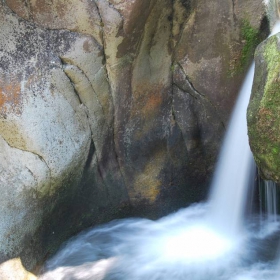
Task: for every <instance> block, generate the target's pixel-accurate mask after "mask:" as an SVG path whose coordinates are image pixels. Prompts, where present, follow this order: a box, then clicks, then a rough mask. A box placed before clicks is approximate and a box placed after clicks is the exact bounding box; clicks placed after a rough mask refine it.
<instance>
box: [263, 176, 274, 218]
mask: <svg viewBox="0 0 280 280" xmlns="http://www.w3.org/2000/svg"><path fill="white" fill-rule="evenodd" d="M264 203H265V213H266V215H267V218H268V219H269V220H271V221H275V222H276V221H277V186H276V184H275V182H273V181H264Z"/></svg>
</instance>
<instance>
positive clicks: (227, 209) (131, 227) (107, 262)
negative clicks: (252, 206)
mask: <svg viewBox="0 0 280 280" xmlns="http://www.w3.org/2000/svg"><path fill="white" fill-rule="evenodd" d="M252 81H253V66H252V67H251V69H250V71H249V73H248V76H247V77H246V81H245V83H244V85H243V87H242V90H241V96H240V98H239V99H238V102H237V107H238V108H237V109H235V111H234V114H233V119H232V120H231V122H230V128H229V130H228V133H227V136H226V138H225V143H224V145H223V148H222V152H221V156H220V159H219V163H218V165H217V169H216V173H215V176H214V179H213V183H212V191H211V194H210V200H209V202H208V203H200V204H196V205H193V206H191V207H188V208H186V209H183V210H180V211H178V212H177V213H175V214H172V215H169V216H167V217H165V218H162V219H160V220H158V221H150V220H146V219H126V220H119V221H113V222H111V223H109V224H106V225H103V226H100V227H95V228H93V229H90V230H88V231H86V232H84V233H82V234H80V235H78V236H77V237H75V238H73V239H71V240H70V241H69V242H68V243H66V244H65V245H64V247H63V248H61V250H60V251H59V252H58V253H57V255H56V256H54V257H53V258H52V259H51V260H49V261H48V262H47V264H46V272H45V274H44V275H43V276H42V277H41V279H42V280H87V279H88V280H264V279H267V280H276V279H278V280H279V279H280V277H279V275H280V272H279V271H280V269H279V267H278V266H277V262H276V261H275V258H276V255H277V244H278V242H279V240H278V237H277V236H279V235H280V234H279V223H278V222H277V219H276V222H275V221H274V222H273V223H271V222H270V221H269V220H266V221H264V222H262V227H261V228H260V227H259V219H258V218H255V219H254V218H253V217H251V218H250V219H246V223H245V216H244V211H245V203H246V197H247V193H248V188H247V186H248V185H250V184H249V180H250V175H248V174H250V173H251V169H252V157H251V154H250V150H249V146H248V139H247V129H246V108H247V104H248V101H249V96H250V91H251V85H252ZM245 225H246V226H245Z"/></svg>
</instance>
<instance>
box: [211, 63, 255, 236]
mask: <svg viewBox="0 0 280 280" xmlns="http://www.w3.org/2000/svg"><path fill="white" fill-rule="evenodd" d="M253 78H254V64H253V65H252V66H251V67H250V70H249V72H248V74H247V76H246V79H245V82H244V84H243V85H242V87H241V91H240V94H239V97H238V100H237V103H236V106H235V109H234V111H233V114H232V118H231V121H230V124H229V128H228V131H227V134H226V137H225V140H224V143H223V147H222V150H221V153H220V158H219V161H218V164H217V167H216V171H215V174H214V179H213V182H212V192H211V195H210V203H211V205H212V207H213V210H212V211H213V213H212V217H214V218H213V219H214V220H215V223H216V224H217V226H218V227H220V228H223V229H224V230H226V231H227V232H228V233H229V234H237V233H238V232H239V231H240V230H241V227H242V222H243V217H244V211H245V206H246V201H247V194H248V188H247V187H246V186H248V185H252V184H250V180H252V172H253V170H254V161H253V156H252V153H251V150H250V147H249V140H248V136H247V124H246V111H247V106H248V103H249V99H250V94H251V88H252V85H253Z"/></svg>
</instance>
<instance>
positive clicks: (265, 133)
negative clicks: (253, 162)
mask: <svg viewBox="0 0 280 280" xmlns="http://www.w3.org/2000/svg"><path fill="white" fill-rule="evenodd" d="M262 53H263V58H264V60H263V63H265V67H266V73H267V75H266V81H265V83H264V87H263V95H262V98H261V100H260V103H259V108H258V112H257V117H256V120H257V122H256V124H255V126H254V127H253V130H254V134H255V135H253V138H254V141H253V142H254V150H255V154H257V157H258V158H259V159H260V167H261V169H262V170H263V172H264V174H270V175H269V177H270V178H269V179H273V180H274V181H279V178H280V157H279V151H280V117H279V112H280V87H279V82H280V79H279V76H280V51H279V49H278V38H277V36H273V37H271V38H269V39H268V40H267V41H266V42H265V45H264V48H263V50H262Z"/></svg>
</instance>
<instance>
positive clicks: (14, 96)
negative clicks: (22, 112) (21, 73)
mask: <svg viewBox="0 0 280 280" xmlns="http://www.w3.org/2000/svg"><path fill="white" fill-rule="evenodd" d="M20 101H21V91H20V84H19V83H7V84H0V113H7V110H8V109H9V108H11V109H12V110H13V111H14V112H16V113H19V105H20Z"/></svg>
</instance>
